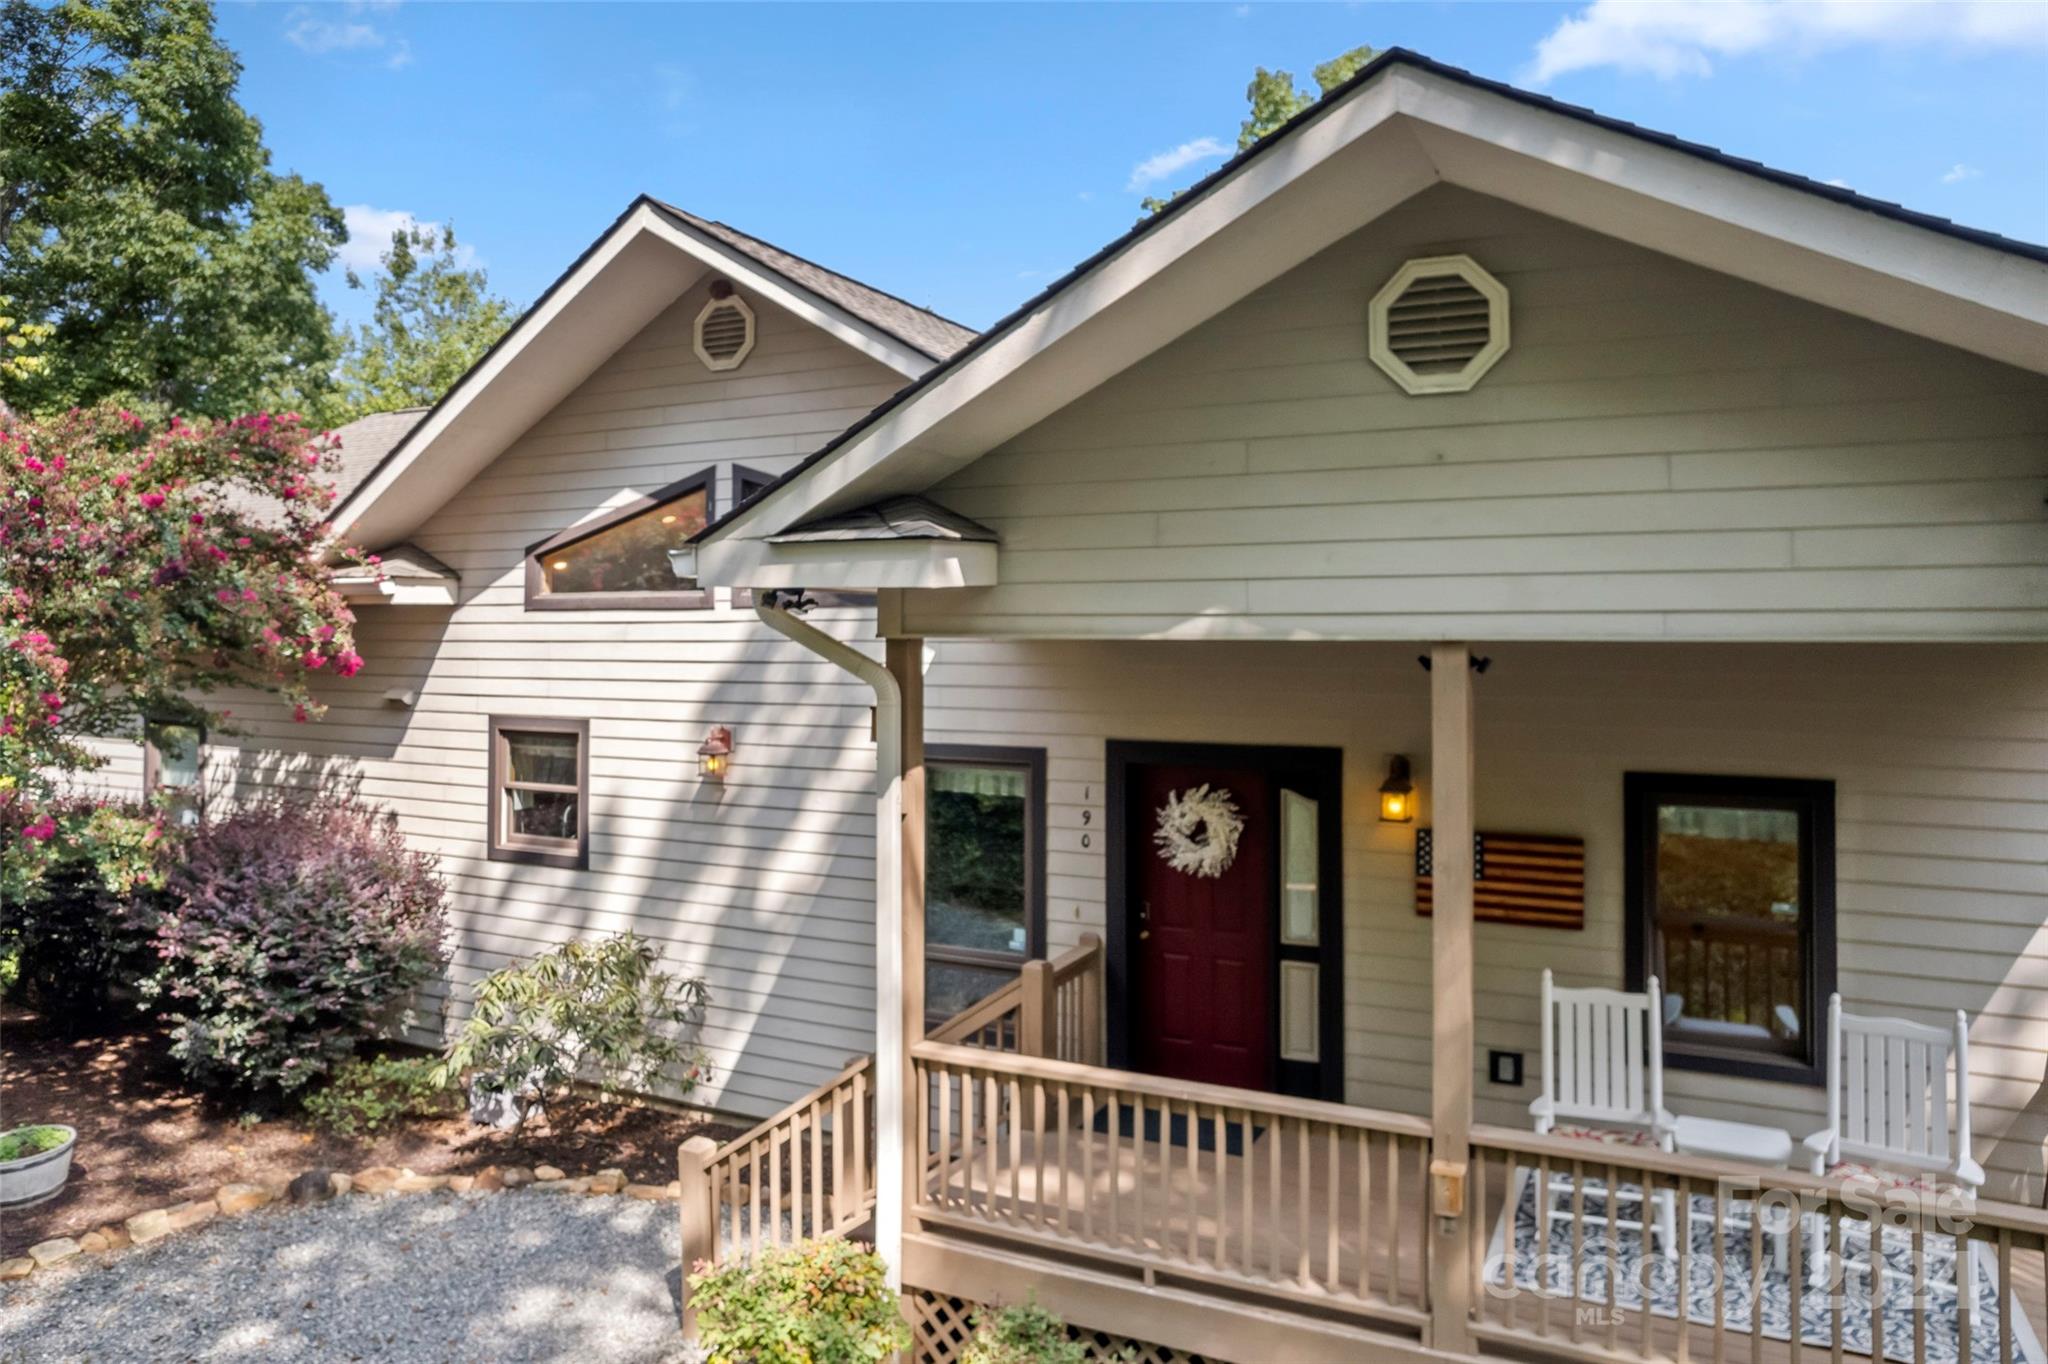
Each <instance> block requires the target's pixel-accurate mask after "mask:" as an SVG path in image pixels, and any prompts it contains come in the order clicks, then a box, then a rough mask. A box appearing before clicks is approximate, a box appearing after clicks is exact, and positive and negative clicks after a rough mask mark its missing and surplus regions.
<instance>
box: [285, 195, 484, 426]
mask: <svg viewBox="0 0 2048 1364" xmlns="http://www.w3.org/2000/svg"><path fill="white" fill-rule="evenodd" d="M379 259H380V262H381V268H380V269H379V271H378V272H377V274H376V275H375V276H374V277H373V278H372V279H371V281H370V282H369V283H368V284H365V283H364V281H363V279H362V278H361V277H360V276H358V275H357V274H356V273H355V272H354V271H350V272H349V276H348V284H349V287H350V288H351V289H363V288H370V289H373V290H374V291H375V294H376V300H377V301H376V305H375V309H374V311H373V313H372V314H371V316H372V321H371V323H370V324H368V325H366V326H362V327H358V328H357V329H356V331H355V333H354V334H353V335H352V336H350V337H349V338H348V345H347V351H346V353H345V354H344V355H343V356H342V361H341V392H340V395H339V399H338V403H337V404H336V405H335V406H334V407H333V408H332V409H331V410H328V411H326V412H325V413H324V415H327V416H328V417H329V420H331V421H332V422H333V423H334V424H336V425H339V424H341V423H342V422H346V421H353V420H354V419H355V418H357V417H361V416H364V415H367V414H368V413H371V412H389V411H390V410H392V409H393V408H398V407H413V406H419V405H423V404H427V403H432V402H435V401H437V400H438V399H439V398H440V396H441V395H442V394H443V393H446V392H447V391H448V390H449V389H450V388H452V387H454V385H455V381H456V380H457V379H460V378H461V377H462V375H463V373H464V372H465V371H467V370H468V369H469V367H470V366H471V365H473V364H475V363H476V361H477V359H478V357H479V356H481V355H482V354H483V353H484V352H485V351H487V350H489V349H490V348H491V346H492V345H493V344H494V343H495V342H496V341H497V339H498V338H499V337H500V336H503V335H504V334H505V329H506V328H507V327H509V326H511V325H512V321H513V318H514V315H515V314H514V312H513V309H512V305H511V304H509V303H507V302H506V301H505V300H504V299H502V298H499V297H498V296H497V295H495V294H493V293H492V292H491V291H490V277H489V276H488V275H487V274H486V273H485V272H484V270H483V269H482V268H481V267H465V266H464V265H463V264H462V263H461V262H462V254H461V252H460V250H459V249H458V248H457V246H456V242H455V229H454V228H453V227H444V228H442V229H441V230H440V232H439V233H438V234H436V233H434V232H433V231H430V230H428V229H426V228H420V227H413V228H403V229H400V230H399V231H397V232H394V233H392V234H391V249H390V250H388V251H385V252H384V253H383V254H382V256H381V257H380V258H379Z"/></svg>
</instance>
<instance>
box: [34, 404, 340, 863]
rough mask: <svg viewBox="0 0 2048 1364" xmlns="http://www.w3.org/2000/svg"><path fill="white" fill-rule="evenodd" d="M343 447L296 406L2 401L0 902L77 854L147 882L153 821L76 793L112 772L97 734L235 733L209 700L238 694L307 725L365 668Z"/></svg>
mask: <svg viewBox="0 0 2048 1364" xmlns="http://www.w3.org/2000/svg"><path fill="white" fill-rule="evenodd" d="M335 448H336V443H335V441H334V439H333V438H332V437H331V436H327V435H322V434H318V433H316V432H315V431H314V430H313V429H312V428H311V427H309V426H308V425H307V424H306V423H305V422H304V421H303V420H302V419H301V418H299V417H298V416H297V415H296V414H292V413H287V414H284V415H281V416H270V415H262V414H259V415H253V416H243V417H236V418H234V419H232V420H224V421H216V420H207V421H201V422H198V423H188V422H186V421H183V420H181V419H178V418H172V419H171V420H170V421H168V422H167V423H164V424H161V425H152V424H150V423H147V422H145V421H144V420H143V419H142V418H140V417H138V416H136V415H135V414H133V413H131V412H128V411H124V410H121V409H117V408H112V407H107V408H100V409H95V410H91V411H83V410H74V411H71V412H68V413H66V414H64V415H62V416H59V417H54V418H50V419H47V420H36V419H31V418H28V417H26V416H23V415H21V414H19V413H8V412H7V411H6V410H5V409H4V408H0V837H4V839H5V848H4V852H5V870H4V874H0V900H7V901H18V897H21V896H23V895H24V894H25V893H26V892H27V891H29V890H30V889H32V888H33V887H34V885H35V884H36V882H37V881H38V879H39V878H40V877H41V875H42V873H43V871H44V870H45V869H46V868H47V867H48V866H49V865H51V864H52V863H53V862H54V861H56V860H58V859H59V858H66V857H68V858H74V859H75V858H79V857H83V858H85V859H86V860H89V861H91V862H93V863H95V864H96V865H98V866H99V867H100V868H101V869H102V872H103V874H104V877H105V879H106V880H107V882H108V884H109V888H120V887H122V886H125V885H126V884H129V883H132V882H133V881H134V880H136V879H138V878H140V877H143V876H145V875H146V874H147V869H148V865H149V858H148V856H147V848H148V845H149V844H150V843H151V842H152V841H153V840H154V839H155V838H156V837H158V836H159V835H160V833H161V829H160V827H158V825H157V820H156V818H155V817H153V816H151V815H150V814H148V813H142V814H137V813H133V812H132V810H129V811H126V812H124V809H123V807H119V806H115V805H112V804H109V803H105V802H94V801H80V800H77V799H66V798H64V797H65V792H66V791H67V789H71V790H75V789H76V788H77V787H79V786H81V785H89V779H88V780H85V781H81V777H82V776H83V774H88V773H90V771H91V770H92V769H93V768H95V767H97V766H99V764H100V761H101V759H100V757H99V756H98V755H97V754H96V753H95V752H94V751H93V749H92V747H91V746H90V745H88V744H87V743H86V742H84V740H85V739H86V737H87V736H115V735H124V734H134V733H136V732H137V731H138V730H139V729H140V727H141V725H142V724H143V723H144V722H145V721H146V720H171V721H176V722H181V723H193V724H202V725H213V726H216V727H219V726H222V725H223V722H224V721H226V719H227V718H228V717H227V713H226V712H224V711H222V712H215V711H214V710H212V709H211V708H210V707H209V706H208V704H207V700H206V698H207V696H208V695H209V694H210V693H213V692H216V691H218V690H220V689H222V688H226V687H255V688H259V689H262V690H267V691H269V692H272V693H274V694H277V695H278V696H280V697H281V698H282V699H283V700H284V702H285V703H286V704H288V705H290V706H291V707H292V708H293V713H294V715H295V717H296V718H298V719H301V720H304V719H307V718H310V717H311V716H313V715H314V714H316V713H317V712H318V711H319V710H320V709H321V707H320V705H319V703H318V701H317V700H316V699H315V697H314V690H315V688H316V686H317V685H318V684H319V683H320V682H321V681H322V680H324V679H327V678H330V677H337V676H338V677H347V676H350V675H352V674H353V673H355V671H356V670H357V669H359V668H360V667H361V666H362V662H363V661H362V658H361V657H360V656H359V655H358V654H357V653H356V651H355V645H354V639H353V634H352V622H353V620H354V616H353V615H352V614H351V613H350V611H349V609H348V607H347V605H346V603H345V602H344V601H343V600H342V598H341V596H340V594H339V593H338V592H336V590H335V589H334V588H333V586H332V585H331V584H330V583H329V581H328V576H327V572H328V570H327V566H326V565H325V564H324V563H323V562H322V559H323V552H324V551H325V550H326V549H327V547H328V545H329V542H330V529H329V526H328V524H327V512H328V508H329V505H330V504H331V503H332V502H333V500H334V488H333V485H332V483H331V481H330V480H329V478H328V473H329V471H330V469H331V467H332V465H333V462H334V460H335V458H336V454H335ZM357 557H358V556H356V555H355V554H354V552H353V551H348V552H346V553H345V554H344V555H343V558H344V559H346V560H350V561H354V560H356V559H357ZM364 562H374V560H368V561H364Z"/></svg>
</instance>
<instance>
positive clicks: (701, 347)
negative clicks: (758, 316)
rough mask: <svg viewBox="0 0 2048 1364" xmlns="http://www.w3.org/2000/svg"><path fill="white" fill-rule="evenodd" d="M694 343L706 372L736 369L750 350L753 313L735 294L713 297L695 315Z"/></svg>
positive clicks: (752, 343) (752, 334) (751, 346)
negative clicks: (707, 370) (709, 370)
mask: <svg viewBox="0 0 2048 1364" xmlns="http://www.w3.org/2000/svg"><path fill="white" fill-rule="evenodd" d="M728 288H730V286H728ZM694 343H695V346H696V350H697V358H698V359H699V360H702V361H703V362H704V367H705V368H706V369H738V368H739V365H740V361H742V360H744V359H746V358H747V352H748V351H751V350H752V349H753V348H754V310H753V309H752V308H749V307H748V306H747V305H746V301H745V300H744V299H742V298H740V297H739V296H738V295H737V294H732V293H728V294H727V295H726V296H725V297H724V298H718V297H715V296H714V297H713V298H712V300H711V301H710V302H709V303H706V304H705V305H704V310H703V311H702V312H700V313H698V314H697V332H696V337H695V342H694Z"/></svg>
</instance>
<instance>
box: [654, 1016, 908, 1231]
mask: <svg viewBox="0 0 2048 1364" xmlns="http://www.w3.org/2000/svg"><path fill="white" fill-rule="evenodd" d="M874 1124H875V1063H874V1058H873V1057H869V1056H863V1057H860V1058H859V1059H857V1060H855V1061H853V1062H851V1063H849V1064H848V1065H847V1067H846V1069H845V1070H842V1071H841V1072H839V1074H838V1075H836V1076H834V1077H833V1078H832V1079H830V1080H828V1081H827V1082H826V1083H825V1084H823V1085H821V1086H819V1087H818V1088H817V1089H815V1090H812V1091H811V1092H810V1093H809V1094H806V1095H805V1096H804V1097H803V1098H801V1099H798V1100H797V1101H796V1102H795V1103H793V1104H791V1105H789V1107H787V1108H785V1109H783V1110H782V1111H781V1112H780V1113H777V1114H776V1115H775V1116H774V1117H772V1118H768V1119H767V1120H765V1121H763V1122H761V1123H758V1124H756V1125H755V1126H754V1127H753V1128H752V1129H751V1130H749V1131H747V1132H745V1133H743V1134H741V1135H740V1136H737V1137H735V1138H733V1139H732V1140H731V1141H729V1142H726V1143H725V1144H724V1145H723V1146H714V1145H713V1143H712V1142H711V1141H710V1140H709V1139H708V1138H704V1137H693V1138H691V1139H690V1140H689V1141H687V1142H685V1143H684V1144H683V1148H682V1152H681V1154H680V1157H679V1160H680V1166H681V1168H680V1170H679V1171H678V1174H679V1177H680V1189H681V1198H682V1204H683V1206H682V1229H683V1265H684V1268H685V1272H688V1269H689V1267H690V1266H692V1265H694V1264H695V1263H696V1262H697V1261H698V1260H708V1261H710V1262H711V1263H713V1264H718V1263H721V1262H723V1261H724V1260H726V1259H728V1258H731V1257H733V1256H735V1255H737V1256H741V1257H743V1258H751V1257H752V1256H754V1255H758V1254H759V1253H760V1252H761V1251H762V1250H764V1249H769V1248H773V1247H776V1246H785V1245H790V1244H793V1243H794V1242H797V1241H801V1240H804V1239H805V1238H807V1237H824V1236H842V1235H845V1234H846V1233H847V1232H849V1231H852V1230H853V1229H854V1228H856V1227H859V1226H860V1225H861V1224H863V1223H864V1222H866V1221H867V1220H868V1218H869V1217H870V1216H871V1215H872V1214H873V1212H874V1208H875V1161H874V1150H875V1146H874V1134H875V1125H874Z"/></svg>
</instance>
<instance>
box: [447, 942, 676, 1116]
mask: <svg viewBox="0 0 2048 1364" xmlns="http://www.w3.org/2000/svg"><path fill="white" fill-rule="evenodd" d="M659 961H660V957H659V956H658V955H657V954H656V952H655V950H654V946H653V944H651V943H649V942H648V941H647V940H646V939H645V938H642V937H640V936H638V935H637V934H633V933H621V934H619V935H617V936H616V937H611V938H599V939H594V940H579V941H575V942H566V943H563V944H562V945H561V946H560V947H555V948H550V949H549V950H548V951H546V952H543V953H541V954H540V955H539V956H537V957H535V958H534V959H533V960H532V961H529V962H523V963H520V964H518V965H514V966H507V967H505V968H504V969H503V970H500V971H494V972H492V973H491V974H490V975H488V976H486V977H485V978H484V979H483V981H482V982H481V983H480V984H478V986H477V987H476V1003H475V1007H474V1008H473V1009H472V1010H471V1012H470V1016H469V1020H468V1022H467V1023H465V1024H464V1025H463V1028H462V1031H461V1032H460V1033H458V1034H456V1037H455V1040H454V1041H453V1042H451V1043H450V1044H449V1047H448V1053H447V1056H446V1058H445V1059H444V1060H443V1062H442V1075H443V1077H444V1079H449V1080H452V1079H453V1078H454V1077H455V1076H457V1075H461V1074H464V1073H468V1074H470V1075H472V1076H473V1077H474V1079H475V1081H476V1084H477V1086H478V1087H479V1088H481V1089H484V1090H491V1091H499V1092H508V1091H509V1092H518V1091H521V1090H524V1089H526V1088H528V1087H532V1088H534V1089H537V1090H538V1091H539V1093H540V1095H541V1097H542V1098H543V1099H545V1098H546V1096H547V1095H549V1094H550V1093H553V1092H555V1091H557V1090H559V1089H561V1088H562V1087H564V1086H566V1085H567V1084H568V1083H569V1082H570V1081H571V1080H573V1079H576V1078H577V1077H578V1076H583V1077H585V1078H589V1079H595V1080H597V1081H599V1082H601V1083H603V1084H606V1085H611V1086H616V1087H623V1088H638V1089H645V1088H649V1087H651V1086H652V1084H653V1082H654V1081H655V1080H656V1079H657V1078H658V1077H661V1076H662V1074H663V1072H668V1076H667V1078H668V1080H669V1082H670V1084H671V1085H672V1086H673V1087H674V1088H676V1089H677V1090H679V1091H680V1092H681V1093H683V1094H688V1093H689V1092H690V1091H691V1090H693V1089H695V1088H696V1087H697V1085H698V1084H699V1083H700V1082H701V1081H702V1080H703V1079H704V1078H705V1076H706V1075H708V1074H709V1073H710V1067H709V1064H708V1063H707V1062H706V1060H705V1058H704V1053H703V1052H702V1051H701V1050H700V1049H699V1048H698V1047H697V1046H696V1045H695V1044H694V1043H691V1042H687V1041H685V1040H683V1039H681V1038H678V1037H676V1036H674V1035H672V1034H671V1033H670V1032H668V1031H664V1029H665V1028H676V1029H682V1028H692V1027H694V1026H695V1025H696V1024H697V1023H698V1022H699V1021H700V1020H701V1019H702V1017H703V1012H704V1005H705V1003H706V1002H707V1001H708V1000H709V999H710V994H709V992H708V991H706V990H705V988H704V981H703V979H702V978H701V977H692V978H690V979H687V980H679V979H677V978H676V977H675V976H672V975H670V974H668V972H666V971H663V970H661V969H660V968H659V966H658V965H657V963H658V962H659Z"/></svg>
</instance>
